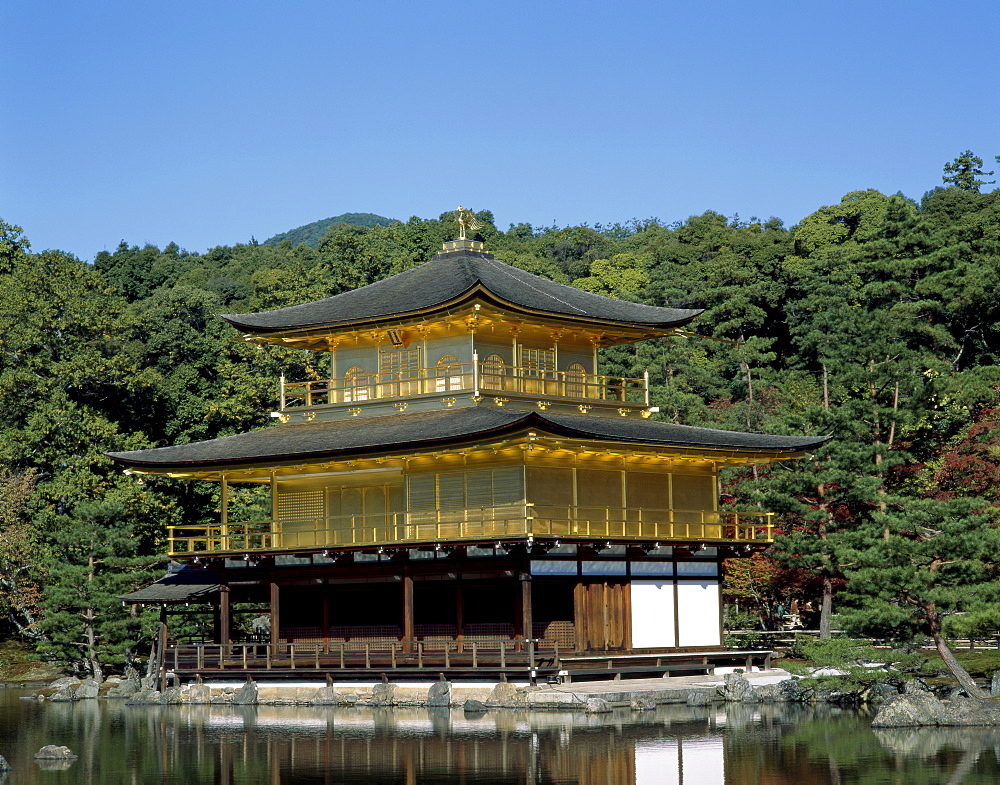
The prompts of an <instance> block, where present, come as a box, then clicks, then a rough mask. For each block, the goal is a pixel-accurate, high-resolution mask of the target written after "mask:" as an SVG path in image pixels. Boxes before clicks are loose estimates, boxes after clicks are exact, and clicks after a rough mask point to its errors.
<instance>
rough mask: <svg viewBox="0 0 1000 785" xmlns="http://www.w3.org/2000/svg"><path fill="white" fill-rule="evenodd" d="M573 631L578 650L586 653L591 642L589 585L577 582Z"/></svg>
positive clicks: (574, 590) (574, 591)
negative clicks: (588, 608) (588, 620)
mask: <svg viewBox="0 0 1000 785" xmlns="http://www.w3.org/2000/svg"><path fill="white" fill-rule="evenodd" d="M573 631H574V634H575V636H576V650H577V651H586V650H587V648H588V646H587V644H588V640H589V630H588V625H587V584H585V583H584V582H583V581H577V582H576V585H575V586H574V587H573Z"/></svg>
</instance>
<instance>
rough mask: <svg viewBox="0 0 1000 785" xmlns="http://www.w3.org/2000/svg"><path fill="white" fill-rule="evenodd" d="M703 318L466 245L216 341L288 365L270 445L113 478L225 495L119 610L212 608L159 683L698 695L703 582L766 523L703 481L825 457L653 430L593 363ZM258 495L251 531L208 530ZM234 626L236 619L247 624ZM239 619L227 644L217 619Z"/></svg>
mask: <svg viewBox="0 0 1000 785" xmlns="http://www.w3.org/2000/svg"><path fill="white" fill-rule="evenodd" d="M699 313H700V311H697V310H681V309H674V308H663V307H654V306H649V305H640V304H637V303H632V302H625V301H621V300H616V299H612V298H608V297H602V296H599V295H595V294H590V293H588V292H585V291H582V290H579V289H575V288H573V287H570V286H565V285H562V284H558V283H555V282H553V281H550V280H547V279H544V278H541V277H538V276H535V275H531V274H529V273H527V272H524V271H522V270H520V269H517V268H515V267H512V266H509V265H507V264H504V263H501V262H499V261H497V260H496V259H495V258H494V257H493V256H492V255H491V254H489V253H487V252H485V251H484V249H483V246H482V244H481V243H479V242H476V241H473V240H466V239H460V240H456V241H453V242H449V243H446V244H445V246H444V249H443V251H442V252H440V253H438V254H437V255H436V256H434V257H433V258H432V259H431V260H430V261H429V262H427V263H425V264H423V265H421V266H419V267H416V268H414V269H411V270H408V271H406V272H403V273H400V274H398V275H395V276H392V277H390V278H387V279H385V280H382V281H378V282H377V283H374V284H371V285H369V286H364V287H362V288H359V289H356V290H353V291H349V292H345V293H342V294H339V295H336V296H333V297H329V298H326V299H323V300H319V301H316V302H312V303H307V304H305V305H298V306H293V307H290V308H281V309H278V310H274V311H268V312H263V313H255V314H241V315H228V316H225V317H223V318H225V319H226V321H228V322H229V323H230V324H231V325H233V326H234V327H235V328H236V329H238V330H239V331H240V332H241V333H242V334H243V338H244V339H245V340H248V341H255V342H260V343H263V344H272V345H276V346H285V347H292V348H297V349H306V350H309V351H311V352H314V353H316V356H317V357H318V358H319V360H318V362H317V363H316V366H315V367H317V368H321V369H322V372H321V373H319V374H318V376H320V378H317V379H314V380H311V381H294V382H293V381H286V380H285V379H282V380H281V383H280V384H281V389H280V401H281V402H280V409H279V410H278V411H276V412H273V413H272V416H273V417H274V418H275V420H276V421H277V422H276V423H275V424H274V425H273V426H272V427H268V428H264V429H261V430H257V431H253V432H249V433H244V434H239V435H236V436H229V437H224V438H219V439H213V440H209V441H203V442H196V443H191V444H182V445H176V446H171V447H162V448H157V449H148V450H138V451H132V452H122V453H111V454H110V456H111V458H113V459H114V460H115V461H116V462H118V463H119V464H121V465H122V466H123V467H125V468H127V469H128V470H129V471H131V472H135V473H148V474H156V475H165V476H169V477H174V478H178V479H181V480H205V481H210V482H218V483H220V486H221V500H222V501H221V511H220V515H219V518H218V520H217V521H216V522H214V523H212V524H211V525H185V526H177V527H173V528H172V529H171V530H170V533H169V556H170V558H171V559H172V560H173V562H174V566H173V567H172V571H171V573H170V574H169V575H168V576H167V577H166V578H164V579H163V580H161V581H159V582H157V583H156V584H153V585H152V586H150V587H147V588H145V589H142V590H140V591H138V592H135V593H133V594H132V595H129V596H128V597H127V598H125V599H126V600H127V601H129V602H134V603H154V604H161V605H163V606H164V607H168V608H176V607H178V606H179V605H185V606H187V605H190V604H200V603H209V604H210V605H211V608H212V612H213V613H214V615H215V640H214V641H212V642H211V643H209V644H204V643H201V644H191V643H184V642H180V641H173V640H172V641H171V642H170V645H169V646H168V648H167V653H166V664H167V665H168V667H171V668H173V669H175V670H176V671H177V672H179V673H194V672H198V673H218V672H224V671H225V672H231V673H232V674H233V675H252V674H259V673H264V672H266V673H270V674H279V673H283V674H291V673H294V674H300V675H301V674H303V673H307V672H308V673H313V674H328V675H332V676H333V677H334V678H347V677H348V676H350V677H357V676H358V674H359V673H371V672H391V673H392V674H395V675H399V674H403V673H410V674H430V673H431V672H433V674H434V675H437V673H438V672H447V673H448V674H449V675H456V676H457V675H462V674H482V673H484V672H488V673H489V674H492V675H494V676H496V675H500V674H504V675H507V674H511V675H513V676H525V675H528V674H529V673H530V676H531V677H532V678H534V677H538V676H540V675H547V676H550V677H553V676H555V677H559V676H567V675H569V674H576V675H577V676H583V675H587V674H593V673H600V672H603V671H608V672H614V673H616V674H621V673H640V672H647V671H648V672H651V673H657V674H659V675H665V674H666V673H668V672H672V671H678V672H680V671H685V670H687V671H690V670H697V669H701V670H711V668H712V667H713V666H714V664H716V663H724V662H728V661H736V662H739V663H741V664H742V662H743V659H744V658H745V659H746V661H747V663H748V664H750V662H751V660H752V657H751V654H755V655H756V654H759V655H762V656H763V654H764V653H762V652H756V653H748V652H735V653H734V652H728V651H727V650H725V649H724V648H723V647H722V603H721V595H720V581H721V577H720V565H721V562H722V560H723V558H726V557H732V556H737V555H746V554H749V553H750V552H751V551H752V550H753V549H755V548H760V547H766V546H767V544H768V543H769V542H770V541H771V516H770V514H768V513H761V512H734V511H732V510H729V509H726V510H720V509H719V505H718V498H719V488H718V477H719V471H720V470H721V469H723V468H726V467H733V466H748V465H753V464H763V463H767V462H770V461H775V460H779V459H785V458H794V457H798V456H801V455H803V454H805V452H806V451H808V450H809V449H811V448H813V447H815V446H818V445H819V444H821V443H822V442H823V441H825V439H817V438H815V437H794V436H776V435H768V434H756V433H737V432H731V431H719V430H712V429H707V428H696V427H690V426H683V425H676V424H673V423H665V422H658V421H656V420H654V419H652V418H651V415H652V414H653V413H654V412H655V409H654V408H652V407H651V406H650V398H649V380H648V376H647V377H646V378H634V379H630V378H622V377H618V376H608V375H604V374H602V373H601V368H600V365H599V350H600V349H601V348H602V347H606V346H614V345H618V344H623V343H631V342H636V341H643V340H647V339H656V338H668V337H669V336H671V335H673V334H675V333H676V331H678V330H679V329H681V328H683V327H684V326H685V325H687V324H688V323H689V322H691V321H692V320H693V319H694V318H695V317H696V316H697V315H698V314H699ZM245 484H254V485H259V486H265V487H266V489H267V490H268V492H269V493H268V496H269V499H270V514H269V515H266V516H264V518H263V519H262V520H239V519H236V518H234V517H233V516H231V515H230V511H229V506H230V504H229V498H230V493H231V490H232V489H233V488H234V487H239V486H241V485H245ZM247 609H250V610H247ZM237 612H239V613H244V614H249V613H252V614H256V616H255V622H254V628H253V629H254V632H253V634H251V635H249V636H248V635H247V634H246V633H245V632H240V630H241V629H245V628H246V625H245V624H244V625H242V626H239V625H236V624H235V623H234V616H235V614H236V613H237Z"/></svg>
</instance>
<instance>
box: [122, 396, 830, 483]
mask: <svg viewBox="0 0 1000 785" xmlns="http://www.w3.org/2000/svg"><path fill="white" fill-rule="evenodd" d="M528 430H537V431H541V432H544V433H547V434H554V435H564V436H569V437H572V438H576V439H592V440H597V441H609V442H612V441H613V442H630V443H635V444H646V445H651V446H658V447H677V448H688V449H706V450H725V451H729V452H741V453H767V454H772V455H773V454H785V455H792V454H796V453H800V452H802V451H804V450H809V449H812V448H814V447H818V446H819V445H821V444H823V443H824V442H826V441H827V440H828V439H829V437H826V436H820V437H817V436H777V435H773V434H764V433H740V432H737V431H719V430H714V429H712V428H696V427H693V426H690V425H675V424H674V423H665V422H656V421H653V420H644V419H635V418H628V417H595V416H592V415H580V414H560V413H555V412H524V411H510V410H505V409H492V408H486V407H482V406H473V407H467V408H462V409H444V410H441V411H431V412H418V413H414V414H393V415H385V416H382V417H369V418H364V419H362V418H352V419H349V420H338V421H326V422H310V423H301V424H298V423H297V424H285V425H278V426H274V427H271V428H263V429H261V430H257V431H250V432H249V433H241V434H238V435H236V436H225V437H222V438H220V439H211V440H209V441H203V442H192V443H190V444H178V445H174V446H172V447H158V448H154V449H148V450H133V451H131V452H113V453H108V456H109V457H111V458H112V459H114V460H115V461H117V462H118V463H121V464H124V465H126V466H130V467H133V468H135V469H139V470H145V471H153V472H157V471H159V472H170V471H176V470H184V469H188V470H190V469H195V468H203V469H209V468H213V467H220V468H222V467H227V466H241V465H242V466H247V465H253V464H261V463H266V462H272V461H274V462H280V461H314V460H315V461H318V460H323V459H336V458H347V457H350V456H354V455H364V454H387V453H392V452H394V451H400V450H413V449H422V448H429V447H442V446H447V445H450V444H461V443H463V442H468V441H470V440H476V439H500V438H502V437H504V436H508V435H512V434H515V433H523V432H525V431H528Z"/></svg>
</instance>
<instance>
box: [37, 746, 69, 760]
mask: <svg viewBox="0 0 1000 785" xmlns="http://www.w3.org/2000/svg"><path fill="white" fill-rule="evenodd" d="M35 757H36V758H38V759H39V760H72V759H73V758H76V757H77V756H76V755H74V754H73V750H71V749H70V748H69V747H59V746H57V745H55V744H46V745H45V746H44V747H42V748H41V749H40V750H39V751H38V752H36V753H35Z"/></svg>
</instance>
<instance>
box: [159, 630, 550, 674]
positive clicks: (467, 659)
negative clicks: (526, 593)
mask: <svg viewBox="0 0 1000 785" xmlns="http://www.w3.org/2000/svg"><path fill="white" fill-rule="evenodd" d="M559 657H560V655H559V641H558V640H545V639H539V638H529V639H524V640H510V641H490V642H479V641H432V642H428V641H374V642H373V641H358V642H327V643H204V644H175V645H173V646H170V647H169V649H168V651H167V656H166V658H165V662H166V665H167V667H168V668H172V669H173V670H174V672H175V673H185V672H199V673H203V672H207V671H230V672H233V671H273V670H289V671H336V670H341V671H351V670H353V671H360V670H362V669H364V670H371V669H392V670H401V669H411V670H423V669H440V668H445V669H448V668H463V669H468V670H473V671H474V670H480V669H488V670H492V671H496V670H507V669H509V668H510V669H518V670H526V669H535V668H537V667H539V666H540V665H542V664H543V663H544V664H547V665H549V666H550V667H553V666H558V664H559Z"/></svg>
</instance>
